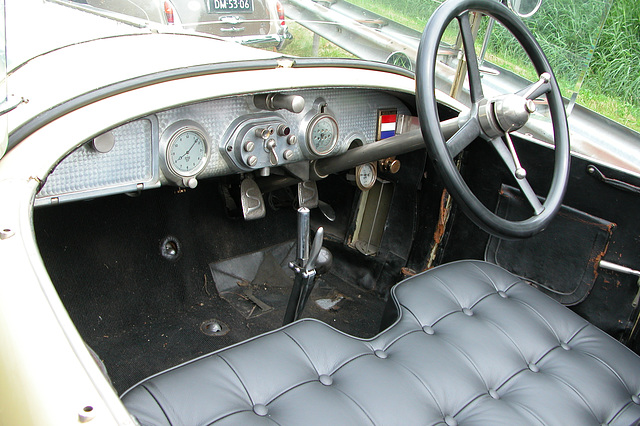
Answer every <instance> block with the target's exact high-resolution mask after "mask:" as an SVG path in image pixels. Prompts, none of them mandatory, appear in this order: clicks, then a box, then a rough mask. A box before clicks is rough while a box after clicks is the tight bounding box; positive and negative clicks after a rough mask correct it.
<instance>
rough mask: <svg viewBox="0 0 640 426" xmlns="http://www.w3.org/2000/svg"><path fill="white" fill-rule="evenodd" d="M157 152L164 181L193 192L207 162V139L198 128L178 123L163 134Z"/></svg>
mask: <svg viewBox="0 0 640 426" xmlns="http://www.w3.org/2000/svg"><path fill="white" fill-rule="evenodd" d="M160 152H161V153H162V157H163V161H162V165H163V167H162V169H163V172H164V173H165V175H166V177H167V178H168V179H170V180H172V181H174V182H175V183H177V184H178V185H180V186H188V187H191V188H194V187H195V186H196V185H197V180H196V179H195V177H196V175H197V174H198V173H200V172H201V171H202V170H203V169H204V168H205V166H206V165H207V162H208V161H209V139H208V137H207V133H206V131H205V130H204V129H203V128H202V127H201V126H200V125H199V124H197V123H195V122H192V121H190V120H183V121H179V122H177V123H174V124H172V125H171V126H169V127H168V128H167V130H165V132H164V133H163V135H162V138H161V151H160Z"/></svg>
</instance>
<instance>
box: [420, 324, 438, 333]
mask: <svg viewBox="0 0 640 426" xmlns="http://www.w3.org/2000/svg"><path fill="white" fill-rule="evenodd" d="M422 331H424V332H425V333H427V334H433V333H435V331H434V330H433V327H431V326H430V325H425V326H424V327H422Z"/></svg>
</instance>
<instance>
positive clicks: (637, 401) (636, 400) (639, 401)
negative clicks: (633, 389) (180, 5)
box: [631, 395, 640, 405]
mask: <svg viewBox="0 0 640 426" xmlns="http://www.w3.org/2000/svg"><path fill="white" fill-rule="evenodd" d="M631 400H632V401H633V403H634V404H636V405H640V398H638V395H631Z"/></svg>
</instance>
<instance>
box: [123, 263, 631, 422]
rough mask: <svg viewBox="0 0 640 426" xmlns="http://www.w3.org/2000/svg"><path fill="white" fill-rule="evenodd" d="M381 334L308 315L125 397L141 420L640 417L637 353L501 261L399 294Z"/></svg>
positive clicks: (421, 278) (435, 276) (427, 278)
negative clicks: (360, 335) (393, 317)
mask: <svg viewBox="0 0 640 426" xmlns="http://www.w3.org/2000/svg"><path fill="white" fill-rule="evenodd" d="M392 295H393V297H394V299H395V301H396V303H397V304H398V305H399V306H398V309H399V311H400V316H399V319H398V321H396V323H395V324H394V325H393V326H391V327H390V328H388V329H387V330H386V331H384V332H383V333H381V334H379V335H378V336H376V337H375V338H373V339H369V340H362V339H356V338H353V337H350V336H348V335H345V334H343V333H341V332H339V331H336V330H335V329H333V328H331V327H329V326H327V325H325V324H323V323H320V322H318V321H315V320H302V321H298V322H296V323H293V324H291V325H289V326H287V327H283V328H281V329H279V330H276V331H273V332H271V333H267V334H265V335H262V336H259V337H257V338H254V339H251V340H249V341H246V342H243V343H240V344H238V345H235V346H233V347H230V348H227V349H224V350H222V351H218V352H215V353H213V354H209V355H206V356H204V357H201V358H199V359H196V360H194V361H191V362H188V363H186V364H183V365H181V366H179V367H176V368H174V369H171V370H168V371H166V372H164V373H161V374H158V375H155V376H153V377H151V378H149V379H147V380H145V381H143V382H141V383H140V384H138V385H136V386H135V387H133V388H132V389H130V390H129V391H127V392H126V393H125V395H123V397H122V399H123V401H124V403H125V405H126V406H127V407H128V409H129V411H130V412H131V413H132V414H133V415H134V416H136V418H137V419H138V420H139V421H140V423H141V424H143V425H165V424H172V425H178V424H180V425H181V424H187V425H190V424H194V425H195V424H198V425H202V424H210V423H213V422H219V423H221V424H254V423H255V424H267V423H270V424H280V425H285V424H287V425H303V424H304V425H309V424H325V425H326V424H349V425H356V424H381V425H390V424H403V425H408V424H447V425H454V424H478V425H488V424H491V425H496V424H507V425H515V424H562V425H569V424H572V425H590V424H593V425H596V424H598V425H599V424H616V425H617V424H620V425H629V424H633V423H636V422H637V421H638V419H640V397H639V394H640V358H639V357H638V356H637V355H635V354H634V353H633V352H631V351H630V350H628V349H627V348H626V347H625V346H623V345H622V344H620V343H619V342H617V341H616V340H614V339H612V338H611V337H609V336H608V335H607V334H605V333H603V332H602V331H600V330H599V329H597V328H596V327H594V326H593V325H591V324H589V323H588V322H587V321H585V320H584V319H582V318H580V317H579V316H577V315H576V314H574V313H573V312H571V311H569V310H568V309H566V308H565V307H563V306H561V305H559V304H557V303H556V302H555V301H553V300H551V299H550V298H548V297H547V296H545V295H543V294H542V293H540V292H539V291H537V290H535V289H533V288H531V287H530V286H528V285H527V284H525V283H524V282H523V281H522V280H520V279H519V278H517V277H514V276H513V275H511V274H510V273H508V272H506V271H504V270H503V269H501V268H499V267H497V266H494V265H490V264H487V263H484V262H477V261H462V262H457V263H452V264H449V265H444V266H441V267H438V268H435V269H433V270H430V271H428V272H426V273H423V274H420V275H417V276H415V277H412V278H409V279H407V280H405V281H403V282H401V283H400V284H398V285H397V286H395V287H394V288H393V290H392Z"/></svg>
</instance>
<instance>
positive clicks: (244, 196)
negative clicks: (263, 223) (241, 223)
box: [240, 178, 267, 220]
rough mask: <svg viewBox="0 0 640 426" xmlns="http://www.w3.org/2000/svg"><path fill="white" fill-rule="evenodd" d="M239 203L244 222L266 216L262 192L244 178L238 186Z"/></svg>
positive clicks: (253, 183)
mask: <svg viewBox="0 0 640 426" xmlns="http://www.w3.org/2000/svg"><path fill="white" fill-rule="evenodd" d="M240 201H241V204H242V216H244V220H255V219H262V218H263V217H265V215H266V214H267V209H266V208H265V204H264V198H262V192H260V188H258V184H257V183H256V182H255V181H254V180H253V179H251V178H245V179H244V180H243V181H242V183H241V184H240Z"/></svg>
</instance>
